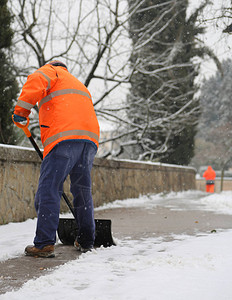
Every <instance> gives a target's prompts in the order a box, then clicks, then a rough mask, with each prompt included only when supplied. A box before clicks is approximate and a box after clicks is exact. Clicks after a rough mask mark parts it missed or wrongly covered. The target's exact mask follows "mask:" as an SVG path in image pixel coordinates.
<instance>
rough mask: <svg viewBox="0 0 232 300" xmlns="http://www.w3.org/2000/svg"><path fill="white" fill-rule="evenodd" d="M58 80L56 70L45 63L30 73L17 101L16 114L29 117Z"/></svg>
mask: <svg viewBox="0 0 232 300" xmlns="http://www.w3.org/2000/svg"><path fill="white" fill-rule="evenodd" d="M56 81H57V74H56V71H55V69H54V68H53V67H51V66H49V65H45V66H44V67H42V68H40V69H38V70H37V71H36V72H34V73H33V74H31V75H29V76H28V77H27V81H26V83H25V84H24V86H23V88H22V92H21V94H20V96H19V98H18V101H17V103H16V106H15V110H14V114H16V115H19V116H23V117H28V115H29V114H30V112H31V109H32V108H33V107H34V106H35V105H36V103H37V102H39V101H40V100H41V99H43V98H44V97H46V96H47V94H48V93H49V90H50V89H51V88H52V87H53V86H54V84H55V83H56Z"/></svg>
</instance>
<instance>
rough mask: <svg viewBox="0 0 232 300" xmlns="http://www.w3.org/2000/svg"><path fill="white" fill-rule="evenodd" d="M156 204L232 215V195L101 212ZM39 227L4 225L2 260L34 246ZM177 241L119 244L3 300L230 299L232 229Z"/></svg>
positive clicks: (169, 197) (148, 200) (0, 230)
mask: <svg viewBox="0 0 232 300" xmlns="http://www.w3.org/2000/svg"><path fill="white" fill-rule="evenodd" d="M186 198H187V199H188V205H185V202H186ZM184 199H185V202H184ZM157 205H159V206H160V205H163V206H164V207H169V208H171V209H177V208H180V207H181V208H182V209H183V210H188V209H192V208H194V209H199V210H208V211H214V212H215V213H225V214H232V192H231V191H229V192H222V193H220V194H212V195H206V193H203V192H199V191H187V192H182V193H169V194H166V195H164V194H158V195H147V196H141V197H139V198H138V199H126V200H123V201H116V202H114V203H111V204H107V205H105V206H104V207H101V208H99V209H107V208H114V207H125V208H126V207H131V206H137V207H145V208H151V207H156V206H157ZM35 224H36V219H34V220H27V221H26V222H22V223H14V224H13V223H11V224H8V225H3V226H0V236H1V244H0V260H6V259H9V258H12V257H16V256H19V255H21V254H22V249H24V247H25V245H27V244H30V243H31V239H32V237H33V233H34V230H35ZM173 239H174V240H172V241H167V240H165V239H164V238H162V237H159V238H157V237H156V238H154V237H152V238H144V239H140V240H132V239H130V238H127V239H124V240H117V246H116V247H111V248H100V249H97V250H94V251H93V252H91V253H86V254H83V255H81V256H80V257H79V258H78V259H76V260H74V261H71V262H68V263H66V264H64V265H63V266H61V267H58V268H56V269H55V270H54V271H53V272H51V273H49V274H48V275H44V276H41V277H40V278H38V279H32V280H29V281H28V282H27V283H25V284H24V285H23V286H22V288H21V289H19V290H18V291H13V292H7V293H6V294H4V295H1V296H0V299H1V300H4V299H7V300H8V299H11V300H13V299H17V300H20V299H40V300H42V299H51V300H52V299H54V300H56V299H67V297H68V299H70V300H72V299H82V298H83V299H84V298H88V299H90V300H91V299H96V300H98V299H99V300H111V299H112V300H113V299H115V300H116V299H117V300H118V299H122V300H124V299H133V300H150V299H151V300H152V299H158V300H170V299H172V300H185V299H188V300H195V299H199V300H201V299H204V300H209V299H210V300H214V299H215V300H218V299H220V300H229V299H232V287H231V276H230V274H231V270H232V256H231V247H232V230H217V232H216V233H211V234H206V233H201V234H200V233H198V234H197V235H196V236H188V235H173ZM0 279H1V277H0Z"/></svg>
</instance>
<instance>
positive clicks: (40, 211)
mask: <svg viewBox="0 0 232 300" xmlns="http://www.w3.org/2000/svg"><path fill="white" fill-rule="evenodd" d="M95 154H96V147H95V146H94V145H93V144H92V143H90V142H85V141H83V142H82V141H80V140H67V141H62V142H60V143H59V144H57V145H56V146H55V147H54V148H53V149H52V151H51V152H50V153H49V154H47V155H46V156H45V158H44V160H43V162H42V165H41V170H40V178H39V185H38V190H37V193H36V196H35V209H36V212H37V216H38V220H37V228H36V236H35V239H34V245H35V246H36V247H37V248H40V249H42V248H43V247H44V246H46V245H54V244H55V242H56V230H57V228H58V224H59V212H60V199H61V195H62V192H63V183H64V181H65V179H66V177H67V176H68V175H70V181H71V188H70V191H71V193H72V195H73V207H74V213H75V219H76V221H77V225H78V228H79V232H78V236H77V241H78V242H79V244H80V245H81V246H82V247H83V248H89V247H92V246H93V244H94V238H95V222H94V209H93V200H92V193H91V174H90V173H91V169H92V165H93V160H94V157H95Z"/></svg>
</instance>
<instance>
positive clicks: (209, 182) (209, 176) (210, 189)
mask: <svg viewBox="0 0 232 300" xmlns="http://www.w3.org/2000/svg"><path fill="white" fill-rule="evenodd" d="M203 177H204V178H205V179H206V192H207V193H214V185H215V177H216V173H215V171H214V169H213V168H212V167H211V166H208V168H207V170H206V171H205V172H204V174H203Z"/></svg>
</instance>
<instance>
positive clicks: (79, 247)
mask: <svg viewBox="0 0 232 300" xmlns="http://www.w3.org/2000/svg"><path fill="white" fill-rule="evenodd" d="M74 247H75V248H76V249H77V251H80V252H82V253H86V252H89V251H92V250H93V247H90V248H83V247H81V245H80V244H79V243H78V241H77V240H75V242H74Z"/></svg>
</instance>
